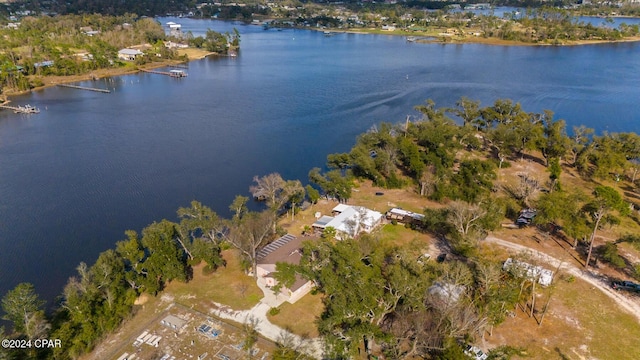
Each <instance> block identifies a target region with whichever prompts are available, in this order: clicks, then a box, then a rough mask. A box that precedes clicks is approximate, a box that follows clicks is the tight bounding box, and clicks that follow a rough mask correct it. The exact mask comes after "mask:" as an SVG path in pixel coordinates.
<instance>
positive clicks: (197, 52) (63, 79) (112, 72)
mask: <svg viewBox="0 0 640 360" xmlns="http://www.w3.org/2000/svg"><path fill="white" fill-rule="evenodd" d="M300 29H301V30H311V31H325V32H327V31H328V32H330V33H345V34H362V35H388V36H401V37H418V39H416V40H415V42H417V43H422V44H443V45H446V44H455V45H461V44H480V45H488V46H583V45H597V44H616V43H629V42H640V35H638V36H634V37H629V38H624V39H621V40H578V41H572V42H565V43H559V44H551V43H527V42H521V41H511V40H501V39H497V38H484V37H480V36H464V37H454V36H450V37H448V36H442V35H439V34H431V33H424V32H407V31H384V30H381V29H377V28H363V29H319V28H311V29H310V28H300ZM420 37H424V38H429V39H419V38H420ZM178 53H179V54H180V55H181V56H182V55H186V56H187V60H186V61H179V60H166V61H162V62H153V63H150V64H145V65H142V66H136V67H135V68H133V67H131V66H125V67H121V68H106V69H98V70H95V71H92V72H89V73H86V74H79V75H68V76H44V77H42V78H41V80H42V83H43V85H41V86H36V87H34V88H32V89H29V90H24V91H16V92H11V91H9V92H5V93H4V94H2V98H0V100H1V101H3V102H4V103H5V104H6V103H9V102H11V99H10V98H11V97H13V96H20V95H26V94H29V93H31V92H33V91H39V90H43V89H46V88H49V87H53V86H56V85H58V84H69V83H74V82H81V81H88V80H97V79H103V78H108V77H112V76H123V75H130V74H136V73H138V72H140V70H141V69H144V70H151V69H157V68H161V67H166V66H170V65H176V64H181V63H189V62H191V61H195V60H202V59H204V58H206V57H208V56H212V55H218V56H224V55H219V54H217V53H215V52H207V51H204V50H201V49H195V48H187V49H181V50H178Z"/></svg>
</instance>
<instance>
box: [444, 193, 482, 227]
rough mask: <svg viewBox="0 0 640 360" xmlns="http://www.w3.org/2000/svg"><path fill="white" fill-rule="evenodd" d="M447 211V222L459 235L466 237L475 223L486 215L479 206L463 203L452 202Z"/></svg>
mask: <svg viewBox="0 0 640 360" xmlns="http://www.w3.org/2000/svg"><path fill="white" fill-rule="evenodd" d="M448 210H449V211H448V215H447V220H448V221H449V222H450V223H451V224H452V225H453V226H455V228H456V230H458V232H459V233H460V234H461V235H468V234H469V233H470V231H471V230H472V228H473V227H475V226H476V225H477V224H476V223H477V221H478V220H480V219H481V218H482V217H483V216H485V215H486V213H487V212H486V211H485V210H484V209H483V208H481V207H480V205H478V204H469V203H467V202H464V201H453V202H452V203H451V204H450V205H449V207H448Z"/></svg>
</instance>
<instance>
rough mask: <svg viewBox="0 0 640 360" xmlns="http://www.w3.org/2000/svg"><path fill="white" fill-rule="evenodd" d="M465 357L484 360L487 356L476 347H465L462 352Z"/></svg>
mask: <svg viewBox="0 0 640 360" xmlns="http://www.w3.org/2000/svg"><path fill="white" fill-rule="evenodd" d="M464 353H465V355H467V356H469V357H471V358H472V359H474V360H486V359H487V357H488V355H487V354H485V353H483V352H482V350H480V348H479V347H477V346H472V345H467V348H466V349H465V350H464Z"/></svg>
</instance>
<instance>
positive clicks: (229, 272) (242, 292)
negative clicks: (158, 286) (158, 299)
mask: <svg viewBox="0 0 640 360" xmlns="http://www.w3.org/2000/svg"><path fill="white" fill-rule="evenodd" d="M223 257H224V259H225V260H226V262H227V266H225V267H222V268H219V269H218V270H216V271H215V272H213V273H211V274H207V275H204V274H203V265H202V264H201V265H198V266H195V267H194V269H193V279H192V280H191V281H190V282H189V283H181V282H175V283H172V284H169V286H167V289H166V291H165V294H166V295H170V296H172V297H173V299H174V301H176V302H178V303H180V304H183V305H186V306H189V307H193V308H195V309H199V310H200V311H203V312H206V310H207V309H208V308H209V307H210V306H211V301H214V302H217V303H220V304H224V305H227V306H230V307H231V308H233V309H234V310H248V309H251V308H252V307H253V306H254V305H256V304H257V303H258V302H259V301H260V299H261V298H262V296H263V294H262V291H261V290H260V288H259V287H258V285H257V284H256V282H255V280H254V279H253V278H252V277H250V276H247V275H246V274H245V273H244V271H242V269H241V267H240V262H239V260H238V256H237V253H236V251H235V250H226V251H224V252H223Z"/></svg>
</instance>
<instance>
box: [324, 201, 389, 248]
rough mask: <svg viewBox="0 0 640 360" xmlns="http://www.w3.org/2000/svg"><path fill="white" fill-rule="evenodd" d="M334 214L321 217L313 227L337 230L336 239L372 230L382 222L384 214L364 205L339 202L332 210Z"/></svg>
mask: <svg viewBox="0 0 640 360" xmlns="http://www.w3.org/2000/svg"><path fill="white" fill-rule="evenodd" d="M331 212H332V214H333V215H334V216H326V215H325V216H322V217H319V218H318V220H317V221H316V222H314V223H313V225H312V227H313V228H314V229H315V230H316V231H320V232H321V231H324V229H326V228H327V227H332V228H334V229H335V230H336V239H338V240H342V239H346V238H354V237H356V236H358V235H359V234H361V233H363V232H366V233H369V232H371V231H372V230H373V229H374V228H375V227H376V226H378V225H379V224H380V223H381V222H382V218H383V216H382V214H381V213H379V212H377V211H374V210H370V209H367V208H365V207H362V206H351V205H345V204H338V206H336V207H334V208H333V210H332V211H331Z"/></svg>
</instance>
